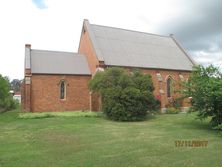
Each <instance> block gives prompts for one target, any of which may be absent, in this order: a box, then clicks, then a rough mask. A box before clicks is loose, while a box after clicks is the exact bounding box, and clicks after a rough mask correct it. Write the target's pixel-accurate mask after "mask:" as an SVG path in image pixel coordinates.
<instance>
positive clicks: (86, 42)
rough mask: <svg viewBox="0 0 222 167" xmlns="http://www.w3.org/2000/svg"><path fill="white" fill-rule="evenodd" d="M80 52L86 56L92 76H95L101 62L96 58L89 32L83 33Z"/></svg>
mask: <svg viewBox="0 0 222 167" xmlns="http://www.w3.org/2000/svg"><path fill="white" fill-rule="evenodd" d="M78 52H79V53H81V54H84V55H85V56H86V58H87V61H88V64H89V68H90V71H91V73H92V74H94V73H95V71H96V67H97V66H98V65H99V60H98V58H97V56H96V53H95V50H94V48H93V45H92V42H91V40H90V38H89V34H88V32H87V31H85V33H82V36H81V39H80V44H79V51H78Z"/></svg>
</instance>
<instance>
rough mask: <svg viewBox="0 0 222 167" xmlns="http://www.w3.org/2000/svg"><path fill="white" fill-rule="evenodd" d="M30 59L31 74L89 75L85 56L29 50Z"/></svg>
mask: <svg viewBox="0 0 222 167" xmlns="http://www.w3.org/2000/svg"><path fill="white" fill-rule="evenodd" d="M30 59H31V62H30V65H31V72H32V73H33V74H74V75H90V70H89V67H88V64H87V61H86V58H85V56H83V55H80V54H77V53H71V52H58V51H46V50H35V49H31V51H30Z"/></svg>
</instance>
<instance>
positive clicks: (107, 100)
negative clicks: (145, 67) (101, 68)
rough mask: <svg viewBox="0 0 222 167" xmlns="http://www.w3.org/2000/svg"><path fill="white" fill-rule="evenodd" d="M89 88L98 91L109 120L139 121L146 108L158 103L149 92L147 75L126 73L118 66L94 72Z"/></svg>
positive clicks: (150, 81) (153, 106) (135, 72)
mask: <svg viewBox="0 0 222 167" xmlns="http://www.w3.org/2000/svg"><path fill="white" fill-rule="evenodd" d="M89 87H90V89H91V90H93V91H97V92H99V93H100V94H101V96H102V111H103V112H104V113H105V114H106V116H107V117H108V118H110V119H113V120H118V121H136V120H143V119H145V117H146V114H147V111H148V110H153V109H157V108H158V107H159V104H160V103H159V102H158V101H157V100H156V99H155V98H154V96H153V93H152V92H153V90H154V87H153V84H152V80H151V76H150V75H143V74H141V73H140V71H134V72H133V73H132V74H128V73H126V72H125V71H124V70H123V69H121V68H109V69H107V70H105V72H98V73H96V75H95V76H94V78H93V79H92V80H91V81H90V83H89Z"/></svg>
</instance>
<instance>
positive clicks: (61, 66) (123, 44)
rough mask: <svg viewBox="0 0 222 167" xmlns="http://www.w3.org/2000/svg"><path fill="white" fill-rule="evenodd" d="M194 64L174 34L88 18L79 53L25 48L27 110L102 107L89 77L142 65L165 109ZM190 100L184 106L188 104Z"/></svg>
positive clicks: (84, 22)
mask: <svg viewBox="0 0 222 167" xmlns="http://www.w3.org/2000/svg"><path fill="white" fill-rule="evenodd" d="M194 65H195V63H194V61H193V60H192V59H191V57H190V56H189V55H188V54H187V53H186V51H185V50H184V49H183V48H182V47H181V45H180V44H179V43H178V41H177V40H176V39H175V37H174V36H173V35H170V36H162V35H156V34H150V33H144V32H138V31H132V30H126V29H121V28H114V27H107V26H101V25H95V24H90V23H89V21H88V20H84V21H83V26H82V33H81V37H80V42H79V49H78V53H69V52H58V51H44V50H36V49H32V48H31V45H30V44H27V45H26V46H25V78H24V83H23V88H22V108H23V110H25V111H33V112H35V111H40V112H41V111H71V110H91V111H99V110H100V109H101V99H100V96H99V95H98V94H96V93H92V92H90V91H89V89H88V82H89V80H90V79H91V78H92V77H93V76H94V75H95V74H96V73H97V72H98V71H103V70H104V69H106V68H109V67H122V68H124V69H126V71H129V72H130V71H132V70H133V69H135V68H137V69H140V70H141V71H142V73H144V74H150V75H151V76H152V80H153V84H154V87H155V90H154V92H153V93H154V95H155V97H157V98H158V99H159V100H160V102H161V109H162V110H163V111H164V110H165V109H166V107H167V106H168V105H169V103H170V102H171V101H172V99H173V98H175V97H176V96H177V95H178V93H176V91H175V90H178V89H180V85H179V82H181V81H184V80H187V79H188V78H189V75H190V72H191V71H192V67H193V66H194ZM187 101H188V100H187V99H185V100H183V101H182V102H181V108H182V109H186V108H187V107H189V104H188V102H187Z"/></svg>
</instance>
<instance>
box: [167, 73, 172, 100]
mask: <svg viewBox="0 0 222 167" xmlns="http://www.w3.org/2000/svg"><path fill="white" fill-rule="evenodd" d="M171 96H172V78H171V77H168V78H167V97H171Z"/></svg>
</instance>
